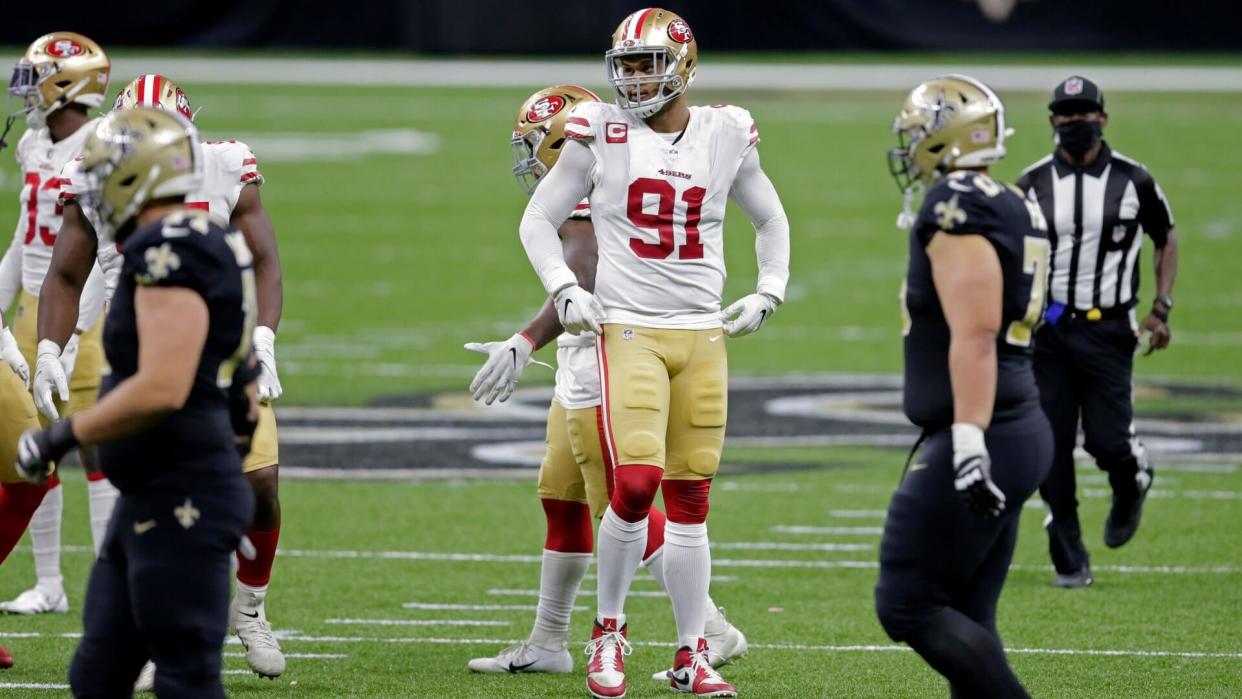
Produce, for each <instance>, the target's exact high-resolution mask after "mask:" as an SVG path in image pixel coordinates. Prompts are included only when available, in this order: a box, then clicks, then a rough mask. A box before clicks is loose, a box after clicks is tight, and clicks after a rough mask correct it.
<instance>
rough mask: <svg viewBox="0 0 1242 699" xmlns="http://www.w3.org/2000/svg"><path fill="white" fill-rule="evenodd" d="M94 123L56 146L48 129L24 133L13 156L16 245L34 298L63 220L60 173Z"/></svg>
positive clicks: (24, 279)
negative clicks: (18, 177)
mask: <svg viewBox="0 0 1242 699" xmlns="http://www.w3.org/2000/svg"><path fill="white" fill-rule="evenodd" d="M96 121H98V120H92V121H89V122H87V123H86V124H83V125H82V128H80V129H78V130H77V131H74V132H73V134H72V135H71V136H69V137H68V138H65V139H63V140H61V141H59V142H55V143H53V142H52V136H51V133H50V132H49V131H48V129H47V128H42V129H27V130H26V133H24V134H22V138H21V140H20V141H18V142H17V149H16V152H15V155H16V156H17V162H18V163H19V164H20V165H21V167H22V190H21V194H20V199H19V201H20V202H21V209H20V212H19V214H18V217H17V230H16V232H15V234H14V235H15V236H16V238H17V242H16V243H15V245H16V244H17V243H20V244H21V246H22V247H21V250H22V253H21V254H22V288H23V289H25V290H26V292H27V293H29V294H32V295H34V296H38V295H39V291H40V289H42V288H43V278H44V277H46V276H47V271H48V269H49V268H50V267H51V266H52V246H53V245H55V243H56V236H57V234H59V233H60V224H61V221H62V220H63V216H62V215H61V214H62V209H61V202H60V197H61V192H62V190H63V189H64V188H65V187H66V186H67V185H68V184H69V183H68V181H67V180H66V179H65V178H64V176H63V175H62V174H61V169H62V168H64V166H65V165H66V164H67V163H71V162H73V159H74V158H75V157H77V155H78V153H79V152H81V150H82V145H83V144H84V143H86V137H87V136H89V135H90V134H91V132H92V131H94V129H95V122H96Z"/></svg>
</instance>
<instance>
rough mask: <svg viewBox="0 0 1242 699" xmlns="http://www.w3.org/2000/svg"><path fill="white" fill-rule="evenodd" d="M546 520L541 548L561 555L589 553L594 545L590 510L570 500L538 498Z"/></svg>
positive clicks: (583, 504)
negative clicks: (545, 531) (545, 533)
mask: <svg viewBox="0 0 1242 699" xmlns="http://www.w3.org/2000/svg"><path fill="white" fill-rule="evenodd" d="M540 502H542V503H543V513H544V515H546V516H547V518H548V535H547V538H546V539H545V540H544V542H543V547H544V548H545V549H547V550H549V551H559V552H561V553H590V552H591V549H592V546H593V545H594V543H595V531H594V530H593V529H592V528H591V508H589V507H587V506H586V504H585V503H581V502H573V501H572V500H550V499H548V498H540Z"/></svg>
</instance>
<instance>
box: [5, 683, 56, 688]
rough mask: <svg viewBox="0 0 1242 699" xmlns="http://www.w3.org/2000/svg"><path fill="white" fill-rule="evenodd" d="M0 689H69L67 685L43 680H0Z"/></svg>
mask: <svg viewBox="0 0 1242 699" xmlns="http://www.w3.org/2000/svg"><path fill="white" fill-rule="evenodd" d="M0 689H69V685H67V684H46V683H43V682H0Z"/></svg>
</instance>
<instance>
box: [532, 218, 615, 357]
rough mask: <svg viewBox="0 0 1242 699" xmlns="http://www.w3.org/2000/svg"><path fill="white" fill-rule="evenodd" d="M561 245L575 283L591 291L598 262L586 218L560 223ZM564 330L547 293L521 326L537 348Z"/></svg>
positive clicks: (589, 225) (591, 233) (596, 250)
mask: <svg viewBox="0 0 1242 699" xmlns="http://www.w3.org/2000/svg"><path fill="white" fill-rule="evenodd" d="M560 236H561V248H562V250H563V251H564V254H565V263H566V264H568V265H569V268H570V269H571V270H572V271H573V273H574V277H576V278H577V280H578V286H580V287H582V288H583V289H586V290H587V291H590V292H594V291H595V267H596V264H597V263H598V262H599V247H598V246H597V245H596V243H595V229H594V227H593V226H592V225H591V222H590V221H589V220H586V219H578V218H571V219H569V220H567V221H565V223H562V224H561V228H560ZM564 331H565V328H564V327H562V326H561V319H560V318H559V317H558V316H557V314H556V304H554V303H553V302H552V299H551V298H550V297H549V298H548V300H547V302H546V303H544V304H543V308H542V309H540V310H539V315H537V316H535V318H534V319H533V320H531V322H530V324H529V325H527V326H526V328H525V329H524V330H522V334H524V335H526V336H527V337H529V338H530V339H531V341H533V342H534V343H535V349H536V350H538V349H541V348H542V347H543V346H544V345H547V344H548V343H549V342H552V341H553V340H555V339H556V337H557V336H558V335H560V334H561V333H562V332H564Z"/></svg>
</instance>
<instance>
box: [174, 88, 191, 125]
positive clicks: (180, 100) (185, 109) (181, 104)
mask: <svg viewBox="0 0 1242 699" xmlns="http://www.w3.org/2000/svg"><path fill="white" fill-rule="evenodd" d="M177 111H178V112H180V113H181V116H183V117H185V118H186V119H193V118H194V115H193V114H191V113H190V98H188V97H186V96H185V90H182V89H181V88H177Z"/></svg>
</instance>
